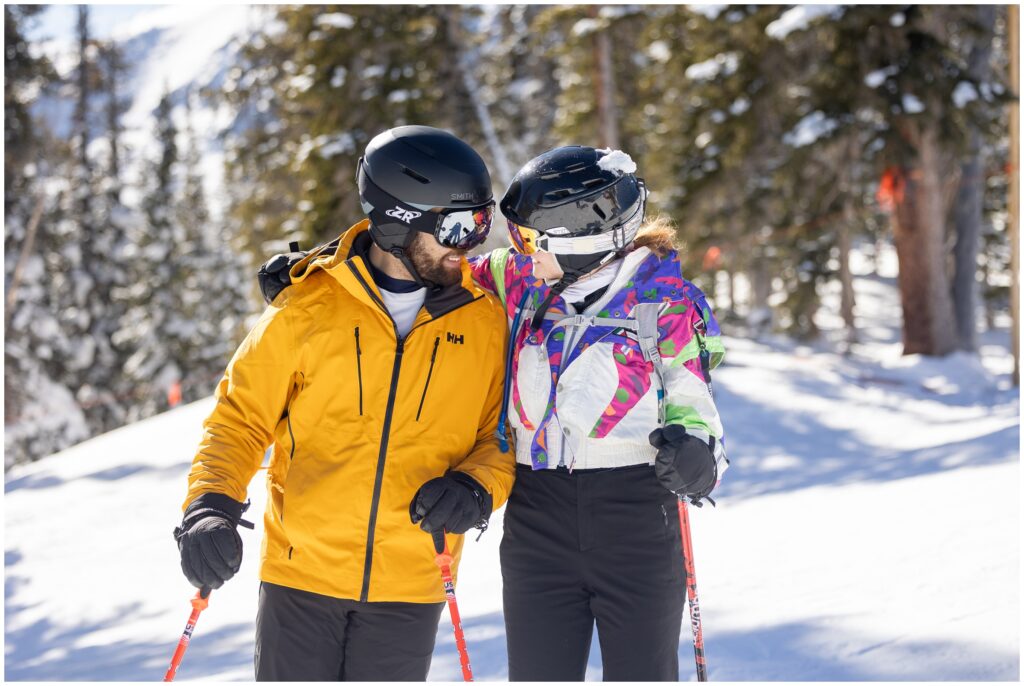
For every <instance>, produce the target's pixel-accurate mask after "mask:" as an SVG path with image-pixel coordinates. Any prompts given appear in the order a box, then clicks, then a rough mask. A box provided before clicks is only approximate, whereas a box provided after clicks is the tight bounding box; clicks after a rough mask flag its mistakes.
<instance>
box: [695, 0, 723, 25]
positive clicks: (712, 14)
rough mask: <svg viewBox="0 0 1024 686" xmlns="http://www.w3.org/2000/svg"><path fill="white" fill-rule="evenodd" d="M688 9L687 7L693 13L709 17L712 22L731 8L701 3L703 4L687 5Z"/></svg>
mask: <svg viewBox="0 0 1024 686" xmlns="http://www.w3.org/2000/svg"><path fill="white" fill-rule="evenodd" d="M686 7H687V9H689V10H691V11H693V12H696V13H697V14H701V15H703V16H705V17H707V18H708V19H711V20H712V21H714V20H715V19H717V18H718V15H719V14H721V13H722V12H724V11H725V10H727V9H728V8H729V6H728V5H715V4H710V3H709V4H703V3H701V4H695V5H687V6H686Z"/></svg>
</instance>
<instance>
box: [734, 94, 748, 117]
mask: <svg viewBox="0 0 1024 686" xmlns="http://www.w3.org/2000/svg"><path fill="white" fill-rule="evenodd" d="M749 109H750V98H748V97H746V96H744V95H741V96H740V97H738V98H736V100H734V101H733V103H732V104H731V105H729V112H730V113H731V114H733V115H735V116H738V115H741V114H743V113H744V112H746V111H747V110H749Z"/></svg>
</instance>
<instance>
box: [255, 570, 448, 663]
mask: <svg viewBox="0 0 1024 686" xmlns="http://www.w3.org/2000/svg"><path fill="white" fill-rule="evenodd" d="M443 608H444V603H427V604H420V603H360V602H358V601H355V600H341V599H338V598H331V597H328V596H323V595H318V594H316V593H308V592H306V591H299V590H296V589H294V588H287V587H285V586H278V585H276V584H270V583H267V582H263V583H262V584H260V604H259V613H258V614H257V616H256V680H257V681H426V680H427V672H428V671H430V656H431V655H432V654H433V652H434V638H435V636H437V623H438V621H439V620H440V618H441V610H442V609H443Z"/></svg>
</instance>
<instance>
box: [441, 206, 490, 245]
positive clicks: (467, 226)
mask: <svg viewBox="0 0 1024 686" xmlns="http://www.w3.org/2000/svg"><path fill="white" fill-rule="evenodd" d="M493 218H494V201H491V202H489V203H487V204H486V205H484V206H482V207H474V208H471V209H465V210H463V209H452V210H445V211H443V212H441V214H440V216H439V217H438V218H437V225H436V226H435V227H434V238H436V239H437V242H438V243H440V244H441V245H443V246H444V247H446V248H458V249H460V250H469V249H470V248H475V247H476V246H478V245H480V244H481V243H483V242H484V240H485V239H486V238H487V234H488V233H490V231H491V220H492V219H493Z"/></svg>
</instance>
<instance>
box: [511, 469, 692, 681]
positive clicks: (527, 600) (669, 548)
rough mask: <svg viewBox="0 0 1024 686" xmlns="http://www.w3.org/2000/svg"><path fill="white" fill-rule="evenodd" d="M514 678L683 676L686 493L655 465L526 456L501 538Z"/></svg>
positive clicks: (649, 678)
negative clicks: (665, 483) (590, 663)
mask: <svg viewBox="0 0 1024 686" xmlns="http://www.w3.org/2000/svg"><path fill="white" fill-rule="evenodd" d="M501 574H502V578H503V583H504V608H505V633H506V639H507V641H508V663H509V666H508V670H509V680H510V681H583V679H584V677H585V675H586V669H587V658H588V657H589V654H590V641H591V637H592V635H593V630H594V624H595V622H596V624H597V634H598V640H599V641H600V645H601V657H602V660H603V663H604V680H605V681H678V679H679V658H678V649H679V633H680V628H681V620H682V612H683V603H684V601H685V596H686V589H685V587H684V572H683V558H682V544H681V541H680V536H679V516H678V514H677V506H676V497H675V496H674V495H673V494H672V493H670V492H669V491H667V490H666V489H665V488H663V487H662V486H661V485H660V484H659V483H658V481H657V478H656V477H655V475H654V468H653V467H650V466H646V465H641V466H636V467H622V468H617V469H610V470H587V471H580V470H577V471H575V472H573V473H572V474H570V473H569V472H568V471H567V470H566V469H564V468H560V469H549V470H541V471H533V470H531V469H530V468H529V467H526V466H523V465H517V467H516V481H515V486H513V488H512V494H511V497H510V498H509V501H508V505H507V506H506V508H505V533H504V537H503V538H502V541H501Z"/></svg>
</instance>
